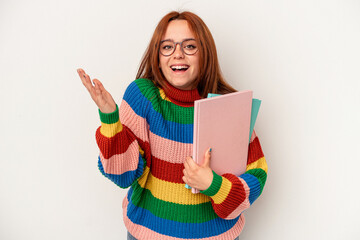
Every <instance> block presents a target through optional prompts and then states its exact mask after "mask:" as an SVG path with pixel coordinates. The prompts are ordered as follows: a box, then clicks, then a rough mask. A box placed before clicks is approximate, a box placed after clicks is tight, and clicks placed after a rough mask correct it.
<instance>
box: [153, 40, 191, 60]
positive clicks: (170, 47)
mask: <svg viewBox="0 0 360 240" xmlns="http://www.w3.org/2000/svg"><path fill="white" fill-rule="evenodd" d="M177 44H179V45H180V49H181V51H182V52H183V53H185V54H186V55H194V54H195V53H196V52H197V51H198V43H197V41H196V40H195V39H185V40H184V41H182V42H174V41H173V40H163V41H161V42H160V53H161V54H162V55H164V56H165V57H168V56H170V55H172V54H173V53H174V52H175V49H176V45H177Z"/></svg>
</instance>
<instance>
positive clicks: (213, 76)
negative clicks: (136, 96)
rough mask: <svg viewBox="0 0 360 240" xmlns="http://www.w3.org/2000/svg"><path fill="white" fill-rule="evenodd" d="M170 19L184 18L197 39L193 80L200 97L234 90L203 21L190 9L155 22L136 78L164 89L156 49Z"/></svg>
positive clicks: (174, 12) (157, 49)
mask: <svg viewBox="0 0 360 240" xmlns="http://www.w3.org/2000/svg"><path fill="white" fill-rule="evenodd" d="M173 20H186V21H187V22H188V24H189V27H190V29H191V30H192V32H193V33H194V35H195V38H196V39H197V40H198V41H199V43H200V44H199V53H200V57H199V66H201V67H200V72H199V74H198V77H197V79H196V80H195V81H194V86H196V87H197V89H198V91H199V94H200V96H201V97H203V98H206V97H207V94H208V93H219V94H225V93H231V92H236V90H235V89H234V88H233V87H231V86H230V85H229V84H228V83H227V82H226V81H225V79H224V77H223V76H222V73H221V70H220V66H219V62H218V57H217V53H216V46H215V42H214V39H213V37H212V35H211V33H210V30H209V29H208V27H207V26H206V24H205V23H204V21H203V20H202V19H201V18H200V17H199V16H197V15H196V14H194V13H191V12H176V11H173V12H170V13H168V14H166V15H165V16H164V17H163V18H162V19H161V20H160V22H159V24H158V25H157V27H156V29H155V31H154V34H153V36H152V38H151V41H150V43H149V46H148V47H147V49H146V52H145V54H144V56H143V59H142V61H141V64H140V67H139V70H138V72H137V75H136V78H147V79H150V80H151V81H153V83H154V84H155V85H156V86H159V87H162V88H166V84H165V81H166V78H165V77H164V75H163V73H162V71H161V70H160V68H159V48H160V41H161V38H162V37H163V36H164V34H165V32H166V29H167V27H168V25H169V22H171V21H173Z"/></svg>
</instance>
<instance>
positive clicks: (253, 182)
mask: <svg viewBox="0 0 360 240" xmlns="http://www.w3.org/2000/svg"><path fill="white" fill-rule="evenodd" d="M240 177H241V178H242V179H244V181H245V182H246V184H247V185H248V186H249V188H250V195H249V202H250V204H252V203H253V202H254V201H255V200H256V199H257V198H258V197H259V196H260V192H261V187H260V183H259V180H258V179H257V178H256V177H255V176H253V175H251V174H248V173H244V174H242V175H241V176H240Z"/></svg>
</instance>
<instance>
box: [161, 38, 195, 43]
mask: <svg viewBox="0 0 360 240" xmlns="http://www.w3.org/2000/svg"><path fill="white" fill-rule="evenodd" d="M187 40H195V38H184V39H183V40H182V41H187ZM165 41H173V42H175V41H174V39H170V38H168V39H164V40H161V41H160V43H162V42H165Z"/></svg>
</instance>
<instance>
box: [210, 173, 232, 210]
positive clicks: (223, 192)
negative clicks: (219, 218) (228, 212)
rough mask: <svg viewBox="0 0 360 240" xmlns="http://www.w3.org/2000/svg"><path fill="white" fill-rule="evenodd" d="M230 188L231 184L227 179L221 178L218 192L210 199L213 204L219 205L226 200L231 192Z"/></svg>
mask: <svg viewBox="0 0 360 240" xmlns="http://www.w3.org/2000/svg"><path fill="white" fill-rule="evenodd" d="M231 186H232V183H231V182H230V181H229V180H228V179H227V178H224V177H222V183H221V187H220V189H219V191H218V192H217V193H216V194H215V195H214V196H212V197H211V198H212V200H214V203H215V204H221V203H222V202H223V201H224V200H225V199H226V197H227V196H228V195H229V192H230V190H231Z"/></svg>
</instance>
